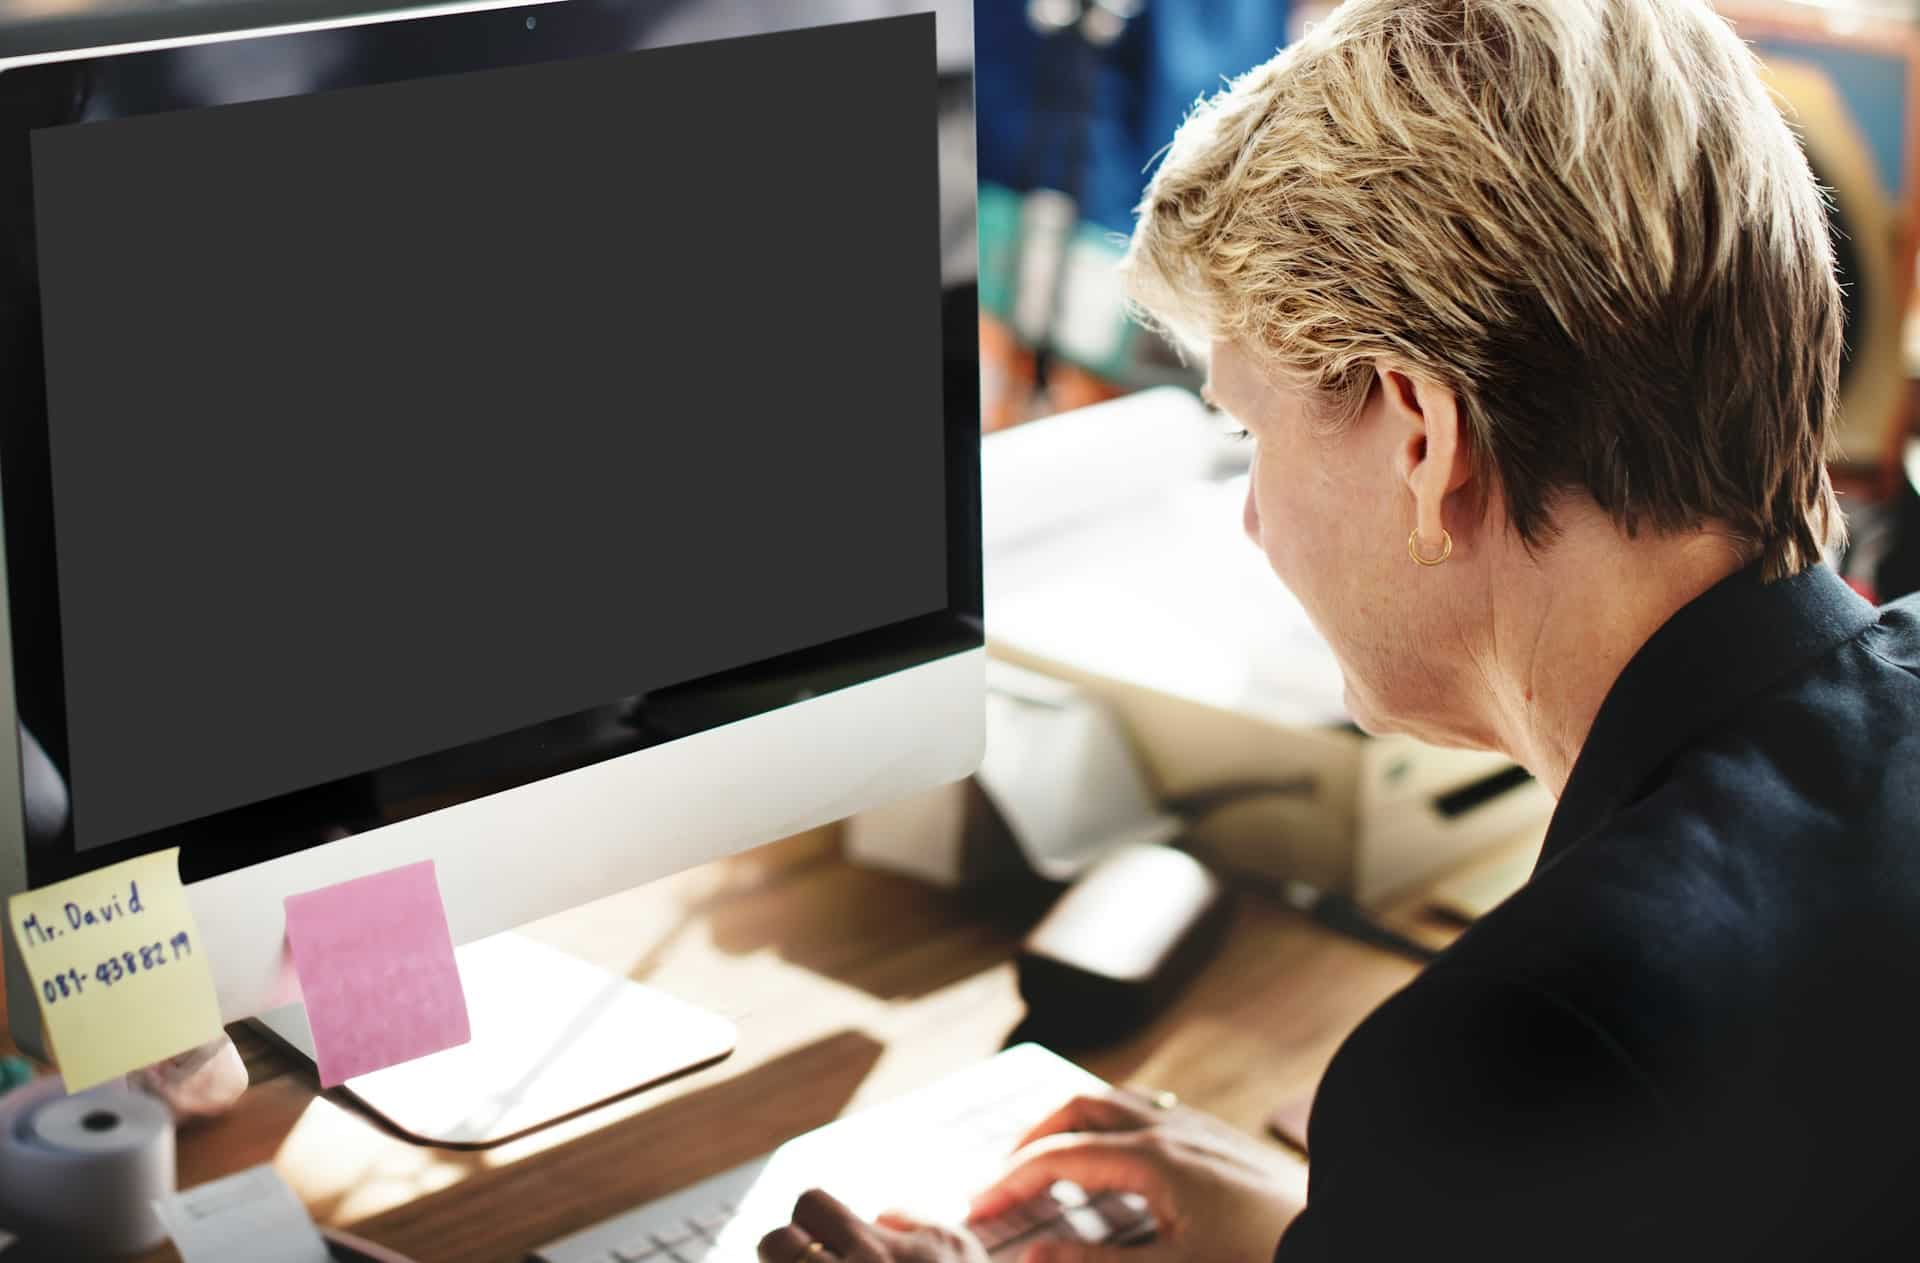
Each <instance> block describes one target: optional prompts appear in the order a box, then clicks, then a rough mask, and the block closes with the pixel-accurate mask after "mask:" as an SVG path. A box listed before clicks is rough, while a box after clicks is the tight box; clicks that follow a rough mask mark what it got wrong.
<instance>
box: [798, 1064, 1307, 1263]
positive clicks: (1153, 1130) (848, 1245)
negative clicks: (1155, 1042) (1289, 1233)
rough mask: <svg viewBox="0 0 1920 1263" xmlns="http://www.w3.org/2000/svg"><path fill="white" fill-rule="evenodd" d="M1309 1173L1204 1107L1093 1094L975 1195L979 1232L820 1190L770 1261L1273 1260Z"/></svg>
mask: <svg viewBox="0 0 1920 1263" xmlns="http://www.w3.org/2000/svg"><path fill="white" fill-rule="evenodd" d="M1304 1171H1305V1168H1304V1167H1301V1166H1300V1165H1299V1164H1298V1163H1295V1162H1292V1161H1291V1159H1288V1158H1286V1157H1284V1156H1283V1155H1281V1154H1280V1153H1278V1152H1277V1151H1275V1150H1273V1149H1271V1148H1269V1147H1267V1146H1265V1145H1263V1144H1261V1143H1260V1142H1258V1141H1256V1140H1254V1139H1252V1138H1250V1137H1248V1136H1245V1135H1243V1134H1241V1133H1240V1132H1238V1131H1235V1130H1234V1129H1233V1128H1231V1127H1228V1126H1227V1125H1226V1124H1224V1123H1221V1122H1219V1121H1218V1120H1216V1119H1213V1118H1210V1117H1208V1116H1207V1115H1204V1114H1201V1113H1198V1112H1197V1111H1194V1110H1188V1109H1182V1108H1177V1107H1176V1108H1170V1109H1166V1108H1159V1107H1157V1106H1155V1105H1154V1104H1153V1103H1152V1102H1151V1101H1150V1100H1148V1099H1147V1098H1144V1097H1141V1096H1139V1095H1138V1094H1135V1093H1131V1092H1124V1091H1114V1092H1109V1093H1106V1094H1103V1095H1097V1096H1081V1097H1077V1098H1075V1099H1074V1100H1072V1101H1070V1102H1069V1103H1068V1104H1066V1105H1064V1106H1062V1107H1061V1108H1060V1109H1058V1110H1056V1111H1055V1112H1054V1113H1053V1114H1052V1115H1050V1116H1049V1117H1048V1118H1047V1119H1045V1120H1044V1121H1043V1122H1041V1123H1040V1124H1039V1125H1037V1126H1035V1127H1034V1128H1033V1129H1032V1130H1031V1131H1029V1132H1028V1133H1027V1134H1026V1136H1025V1137H1024V1138H1023V1139H1022V1140H1021V1142H1020V1146H1019V1149H1018V1151H1017V1152H1016V1153H1015V1155H1014V1158H1013V1162H1012V1165H1011V1168H1010V1169H1009V1171H1008V1172H1007V1174H1006V1175H1005V1176H1003V1177H1002V1178H1001V1179H1000V1180H999V1181H998V1182H996V1183H995V1184H994V1185H993V1187H991V1188H989V1189H987V1190H986V1191H985V1192H983V1193H981V1194H980V1195H979V1196H978V1197H976V1198H975V1199H974V1201H973V1209H972V1213H971V1216H970V1218H969V1220H968V1225H967V1228H966V1229H965V1230H953V1229H946V1228H939V1227H934V1226H930V1225H926V1224H920V1223H916V1222H914V1221H913V1220H910V1219H906V1218H904V1217H901V1216H894V1215H883V1216H881V1217H880V1218H879V1219H878V1220H876V1221H875V1222H873V1223H871V1224H869V1223H867V1222H866V1221H864V1220H862V1219H860V1218H859V1217H858V1216H857V1215H855V1214H853V1212H851V1211H850V1210H848V1209H847V1208H846V1207H845V1206H843V1205H841V1204H840V1203H839V1202H838V1201H836V1200H835V1199H834V1198H832V1197H830V1196H828V1195H826V1194H824V1193H820V1192H817V1191H816V1192H812V1193H808V1194H807V1195H806V1196H804V1197H802V1198H801V1199H800V1201H799V1203H798V1205H796V1206H795V1208H794V1217H793V1222H792V1223H790V1224H788V1225H786V1226H785V1227H782V1228H779V1229H776V1230H775V1231H774V1232H772V1233H770V1234H768V1236H767V1237H766V1238H765V1239H764V1240H762V1241H761V1243H760V1258H761V1260H762V1263H835V1261H836V1260H845V1261H846V1263H987V1260H988V1259H989V1258H991V1259H994V1260H1000V1259H1008V1258H1013V1259H1019V1260H1020V1261H1021V1263H1109V1261H1110V1263H1171V1261H1172V1260H1175V1259H1199V1258H1209V1259H1212V1258H1220V1259H1266V1258H1271V1257H1272V1256H1273V1251H1274V1249H1275V1247H1276V1246H1277V1245H1278V1244H1279V1241H1280V1234H1281V1233H1282V1232H1283V1231H1284V1230H1285V1229H1286V1226H1287V1224H1288V1223H1289V1222H1290V1221H1291V1220H1292V1218H1293V1216H1294V1215H1295V1214H1297V1213H1298V1212H1299V1208H1300V1206H1301V1205H1302V1204H1304V1201H1305V1198H1304V1192H1305V1188H1304V1183H1305V1181H1304ZM1056 1212H1057V1219H1056ZM1076 1217H1085V1218H1082V1219H1076ZM1043 1221H1044V1222H1047V1223H1053V1222H1058V1223H1060V1224H1065V1225H1069V1226H1076V1225H1077V1223H1079V1222H1085V1223H1088V1224H1089V1225H1091V1226H1092V1228H1093V1229H1094V1230H1092V1231H1087V1230H1081V1231H1077V1232H1053V1231H1038V1232H1036V1231H1034V1230H1033V1227H1032V1225H1035V1224H1038V1223H1041V1222H1043ZM1143 1229H1146V1230H1150V1235H1149V1231H1143ZM1143 1241H1144V1243H1142V1242H1143ZM989 1251H991V1254H990V1253H989Z"/></svg>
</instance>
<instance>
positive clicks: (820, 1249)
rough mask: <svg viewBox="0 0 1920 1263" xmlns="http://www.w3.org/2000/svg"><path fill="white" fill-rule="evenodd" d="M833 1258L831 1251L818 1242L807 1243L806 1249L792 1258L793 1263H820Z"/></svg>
mask: <svg viewBox="0 0 1920 1263" xmlns="http://www.w3.org/2000/svg"><path fill="white" fill-rule="evenodd" d="M832 1257H833V1251H832V1250H829V1249H827V1247H826V1246H825V1245H823V1244H822V1243H820V1242H818V1241H809V1242H807V1248H806V1249H804V1250H802V1251H800V1253H799V1254H798V1255H796V1256H795V1257H794V1260H793V1263H822V1261H823V1260H825V1259H830V1258H832Z"/></svg>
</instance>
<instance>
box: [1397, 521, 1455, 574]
mask: <svg viewBox="0 0 1920 1263" xmlns="http://www.w3.org/2000/svg"><path fill="white" fill-rule="evenodd" d="M1407 555H1408V556H1409V557H1411V558H1413V559H1414V560H1415V561H1417V562H1419V563H1420V564H1421V565H1423V566H1437V565H1439V564H1440V563H1441V562H1443V561H1445V560H1446V559H1447V558H1449V557H1451V556H1453V535H1452V534H1451V533H1450V532H1449V531H1448V530H1447V528H1446V527H1444V526H1443V527H1441V528H1440V555H1439V556H1438V557H1422V556H1421V555H1420V528H1419V527H1417V526H1416V527H1414V528H1413V534H1411V535H1409V536H1407Z"/></svg>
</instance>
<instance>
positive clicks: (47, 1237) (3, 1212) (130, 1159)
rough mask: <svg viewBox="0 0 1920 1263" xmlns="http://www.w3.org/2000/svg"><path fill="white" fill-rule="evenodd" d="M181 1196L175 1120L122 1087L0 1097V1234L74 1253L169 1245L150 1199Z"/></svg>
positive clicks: (28, 1090)
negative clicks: (176, 1183)
mask: <svg viewBox="0 0 1920 1263" xmlns="http://www.w3.org/2000/svg"><path fill="white" fill-rule="evenodd" d="M173 1190H174V1144H173V1119H172V1117H171V1116H170V1115H169V1114H168V1113H167V1109H166V1107H165V1106H164V1105H162V1104H160V1102H158V1101H156V1100H154V1099H153V1098H151V1097H149V1096H146V1095H144V1094H142V1093H139V1092H134V1091H129V1090H128V1089H127V1088H125V1087H121V1086H118V1085H113V1086H108V1087H99V1088H94V1089H92V1090H90V1091H87V1092H81V1093H79V1094H77V1095H74V1096H67V1095H65V1087H64V1085H62V1084H61V1082H60V1080H59V1079H58V1078H47V1079H42V1080H40V1081H38V1082H36V1083H34V1084H31V1085H30V1086H28V1087H24V1088H20V1089H18V1090H17V1091H14V1092H10V1093H8V1094H7V1095H6V1096H4V1097H0V1226H4V1227H6V1228H8V1229H10V1230H12V1231H13V1232H15V1233H18V1234H19V1235H20V1236H21V1237H22V1238H23V1239H24V1240H27V1241H30V1242H35V1243H45V1244H48V1245H58V1246H61V1247H63V1248H64V1249H65V1250H68V1251H71V1252H72V1253H74V1254H96V1255H99V1254H109V1255H111V1254H136V1253H139V1252H140V1251H143V1250H150V1249H152V1248H153V1247H154V1246H157V1245H159V1244H160V1243H161V1242H162V1241H163V1240H165V1239H166V1232H165V1230H164V1229H163V1228H162V1227H161V1226H160V1220H159V1218H158V1216H156V1215H155V1214H154V1213H153V1199H154V1198H156V1197H164V1196H166V1195H167V1194H170V1193H172V1192H173Z"/></svg>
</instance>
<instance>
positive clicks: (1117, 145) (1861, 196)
mask: <svg viewBox="0 0 1920 1263" xmlns="http://www.w3.org/2000/svg"><path fill="white" fill-rule="evenodd" d="M1334 7H1336V6H1335V5H1334V4H1332V3H1327V2H1325V0H1294V3H1291V4H1289V3H1287V2H1286V0H978V3H977V4H976V5H975V10H974V21H975V41H974V43H975V50H976V51H975V82H976V88H977V91H976V94H975V100H976V102H977V106H976V108H977V110H978V134H979V189H980V230H979V231H980V240H979V258H980V318H981V319H980V327H981V351H982V371H983V385H984V401H983V402H984V414H983V416H984V424H985V426H986V428H987V429H988V430H990V431H991V430H998V429H1004V428H1007V427H1011V426H1015V425H1019V424H1021V423H1023V422H1026V421H1030V420H1033V419H1035V418H1037V417H1043V416H1047V415H1050V414H1053V413H1056V412H1062V411H1068V410H1071V409H1074V408H1078V407H1082V406H1084V405H1087V404H1090V403H1095V402H1099V401H1101V400H1105V399H1110V398H1113V397H1115V396H1118V395H1122V394H1127V393H1130V392H1134V391H1138V390H1141V389H1143V388H1145V387H1149V386H1154V385H1162V384H1168V383H1173V384H1179V385H1184V386H1186V387H1187V388H1189V389H1193V388H1195V387H1196V386H1197V381H1198V373H1197V371H1196V370H1195V369H1192V368H1189V367H1186V366H1183V365H1182V364H1181V363H1180V360H1179V358H1178V357H1177V355H1176V354H1175V353H1174V351H1173V349H1172V348H1171V347H1169V346H1167V345H1166V344H1165V343H1163V342H1162V341H1161V340H1160V339H1159V338H1157V337H1155V336H1154V335H1152V334H1150V333H1148V332H1147V331H1145V330H1144V329H1142V328H1140V327H1139V326H1137V325H1136V324H1134V323H1133V322H1132V321H1131V320H1129V319H1128V317H1127V314H1126V312H1125V310H1124V307H1123V305H1122V303H1121V297H1120V293H1119V290H1118V287H1117V285H1116V284H1115V281H1114V278H1113V266H1112V265H1113V263H1114V262H1115V260H1117V259H1118V257H1119V256H1120V254H1121V252H1122V251H1123V249H1124V243H1125V234H1126V233H1127V232H1128V231H1129V229H1130V228H1131V226H1132V218H1133V207H1134V205H1135V204H1136V203H1137V201H1138V200H1139V197H1140V195H1141V193H1142V191H1143V190H1144V188H1145V186H1146V182H1147V179H1148V176H1149V174H1150V172H1151V168H1152V164H1153V162H1154V160H1155V158H1156V155H1157V154H1158V153H1159V151H1160V149H1161V148H1162V146H1164V145H1165V144H1166V142H1167V140H1168V139H1169V138H1170V137H1171V136H1172V135H1173V132H1174V130H1175V129H1176V127H1177V126H1178V124H1179V122H1180V120H1181V118H1182V117H1183V115H1184V114H1185V112H1186V110H1187V109H1188V108H1189V107H1190V106H1191V104H1192V103H1193V102H1194V101H1195V100H1196V99H1197V98H1199V97H1201V96H1203V95H1206V94H1208V93H1210V92H1212V91H1214V90H1216V89H1217V88H1219V87H1220V86H1221V85H1222V83H1223V82H1224V80H1225V79H1226V78H1228V77H1231V76H1232V75H1234V74H1237V73H1238V72H1240V71H1242V70H1244V69H1246V68H1248V67H1250V66H1253V65H1255V64H1256V63H1258V62H1261V61H1264V60H1265V59H1267V58H1268V57H1270V56H1271V55H1272V54H1273V53H1274V51H1275V50H1276V49H1278V48H1281V47H1283V46H1284V45H1286V44H1287V43H1289V42H1290V41H1292V40H1295V39H1298V38H1299V37H1300V35H1301V34H1302V32H1304V31H1305V30H1306V29H1307V28H1308V27H1310V26H1311V25H1312V24H1313V23H1314V22H1316V21H1318V20H1320V19H1322V18H1324V17H1325V16H1326V15H1327V14H1328V13H1329V12H1331V11H1332V9H1333V8H1334ZM1717 7H1718V8H1719V9H1720V10H1721V11H1722V12H1723V13H1725V14H1726V15H1727V16H1728V17H1729V18H1730V19H1731V20H1733V22H1734V23H1735V25H1736V27H1737V29H1739V30H1740V32H1741V34H1742V35H1743V36H1745V37H1746V39H1747V40H1748V41H1749V42H1750V43H1751V44H1752V45H1753V47H1754V48H1755V50H1756V51H1757V52H1758V53H1759V54H1760V56H1761V58H1762V60H1763V62H1764V64H1765V67H1766V72H1767V75H1768V77H1769V79H1770V81H1771V83H1772V86H1773V87H1774V89H1775V90H1776V92H1777V93H1778V94H1779V96H1780V98H1781V99H1782V101H1783V102H1784V103H1785V105H1786V107H1787V109H1788V110H1789V112H1790V114H1791V115H1792V117H1793V119H1794V121H1795V123H1796V124H1797V126H1798V129H1799V131H1800V134H1801V136H1802V139H1803V142H1804V144H1805V145H1806V148H1807V151H1808V156H1809V158H1810V160H1811V162H1812V165H1813V168H1814V170H1815V172H1816V174H1817V175H1818V176H1819V178H1820V179H1821V181H1822V182H1823V183H1824V184H1825V185H1827V187H1828V188H1829V189H1830V190H1831V191H1832V195H1833V211H1834V215H1833V218H1834V224H1833V226H1834V237H1835V242H1836V244H1837V247H1838V258H1839V263H1840V268H1841V271H1842V273H1843V276H1842V280H1843V282H1844V284H1845V286H1846V292H1847V328H1848V336H1847V341H1848V347H1849V353H1848V358H1847V362H1846V366H1845V370H1844V404H1843V412H1844V415H1843V418H1842V427H1841V438H1840V454H1839V455H1840V458H1839V460H1838V461H1837V462H1836V473H1837V475H1838V477H1839V481H1840V482H1841V484H1842V488H1843V493H1844V495H1845V497H1846V501H1845V502H1846V504H1847V507H1848V516H1849V522H1850V524H1851V527H1852V536H1853V538H1852V542H1851V544H1850V547H1849V550H1848V552H1847V553H1845V554H1844V555H1842V556H1840V557H1837V558H1835V560H1836V562H1837V563H1838V565H1839V566H1840V568H1841V571H1842V573H1843V574H1845V575H1846V576H1847V578H1848V579H1849V580H1850V581H1851V582H1853V583H1854V584H1855V586H1856V587H1858V588H1859V589H1860V590H1862V591H1863V592H1865V593H1866V594H1868V595H1869V596H1872V597H1875V598H1877V599H1880V600H1889V599H1892V598H1893V597H1895V596H1899V595H1902V594H1904V593H1907V592H1912V591H1915V590H1916V589H1920V492H1917V491H1916V486H1917V485H1920V444H1916V443H1915V441H1914V436H1915V422H1916V416H1920V408H1916V401H1917V400H1920V392H1917V391H1916V385H1915V383H1916V382H1920V304H1916V289H1915V271H1914V260H1915V246H1916V241H1917V240H1920V237H1917V236H1916V234H1917V233H1920V80H1917V79H1916V73H1915V70H1916V66H1920V0H1719V3H1718V4H1717Z"/></svg>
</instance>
